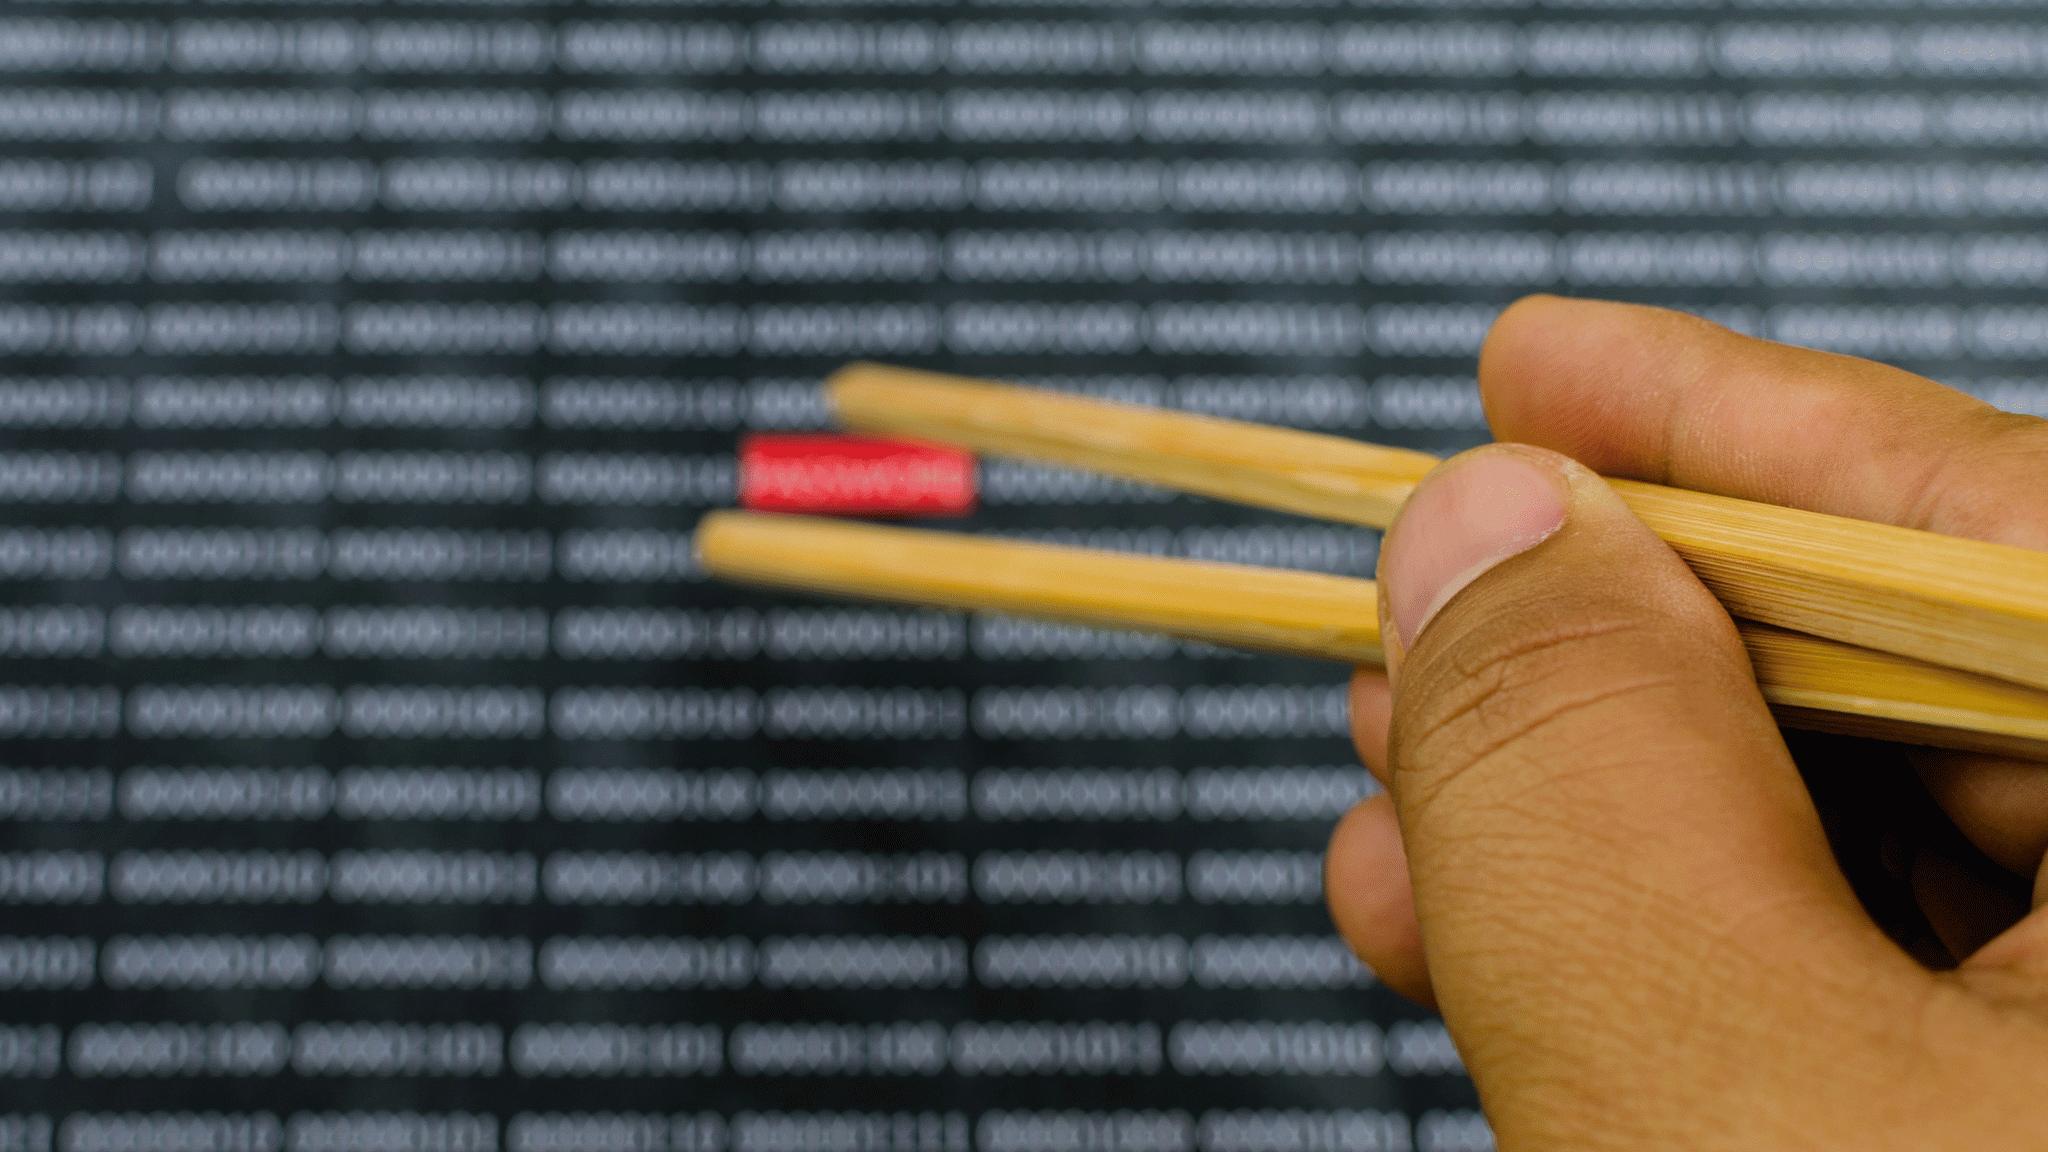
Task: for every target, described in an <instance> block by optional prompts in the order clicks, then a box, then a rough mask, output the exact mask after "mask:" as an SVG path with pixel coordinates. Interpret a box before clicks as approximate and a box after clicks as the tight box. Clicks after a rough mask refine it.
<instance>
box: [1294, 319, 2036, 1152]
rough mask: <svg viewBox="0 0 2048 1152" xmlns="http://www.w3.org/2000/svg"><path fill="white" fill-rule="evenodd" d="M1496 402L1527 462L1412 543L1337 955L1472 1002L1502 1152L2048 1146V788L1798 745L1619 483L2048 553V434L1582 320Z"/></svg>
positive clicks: (1928, 389) (1785, 362) (1495, 471)
mask: <svg viewBox="0 0 2048 1152" xmlns="http://www.w3.org/2000/svg"><path fill="white" fill-rule="evenodd" d="M1479 382H1480V390H1481V394H1482V396H1483V398H1484V401H1485V407H1486V413H1487V418H1488V420H1489V422H1490V423H1491V424H1492V426H1493V429H1494V432H1495V434H1496V435H1497V436H1498V437H1499V438H1500V439H1501V440H1503V441H1511V442H1515V443H1513V444H1508V445H1504V446H1500V445H1497V446H1488V447H1486V448H1481V449H1477V450H1475V451H1473V452H1470V453H1466V454H1464V455H1461V456H1458V457H1455V458H1454V459H1453V460H1452V461H1450V462H1449V463H1447V464H1445V465H1443V466H1442V467H1440V468H1438V469H1437V470H1436V471H1435V472H1433V473H1431V475H1430V477H1429V478H1428V479H1426V480H1425V481H1424V482H1423V483H1422V485H1421V486H1420V487H1419V488H1418V489H1417V490H1416V493H1415V495H1414V496H1413V497H1412V498H1411V499H1410V500H1409V502H1408V504H1407V506H1406V507H1405V508H1404V509H1403V510H1402V512H1401V514H1400V516H1399V517H1398V518H1397V519H1396V521H1395V523H1394V525H1393V527H1392V528H1391V529H1390V530H1389V532H1388V535H1387V538H1386V541H1385V543H1384V545H1383V548H1382V552H1381V558H1380V580H1381V593H1382V594H1381V597H1380V604H1381V626H1382V629H1383V634H1384V636H1385V639H1386V646H1387V656H1388V661H1387V672H1386V673H1385V674H1380V673H1378V672H1374V671H1361V672H1360V673H1359V674H1358V676H1357V677H1356V679H1355V680H1354V681H1353V685H1352V694H1351V700H1352V729H1353V736H1354V738H1355V739H1356V742H1357V744H1358V749H1359V753H1360V755H1361V756H1362V757H1363V759H1364V760H1365V762H1366V764H1367V766H1368V767H1369V768H1370V769H1371V771H1372V772H1373V774H1374V776H1375V777H1377V778H1378V779H1379V780H1380V782H1381V783H1382V784H1384V785H1386V786H1387V792H1385V793H1383V794H1381V795H1377V796H1375V797H1373V798H1371V799H1369V800H1367V801H1365V802H1364V803H1362V804H1360V805H1359V806H1358V807H1356V808H1354V809H1353V810H1352V811H1351V812H1350V813H1349V814H1347V815H1346V816H1345V818H1344V819H1343V821H1342V822H1341V823H1340V824H1339V825H1338V828H1337V830H1336V833H1335V834H1334V836H1333V837H1332V839H1331V842H1330V850H1329V858H1328V865H1327V868H1326V888H1327V892H1328V899H1329V903H1330V910H1331V914H1332V916H1333V918H1334V919H1335V921H1336V923H1337V926H1338V929H1339V931H1341V932H1342V933H1343V934H1344V936H1345V938H1346V939H1347V940H1348V941H1349V942H1350V944H1351V946H1352V948H1353V949H1354V950H1355V951H1357V952H1358V954H1359V955H1360V956H1361V957H1362V958H1363V959H1364V960H1365V961H1366V962H1367V963H1368V964H1370V965H1371V966H1372V967H1373V968H1374V970H1375V971H1377V972H1378V973H1379V975H1380V977H1381V979H1382V980H1383V981H1384V982H1385V983H1387V984H1388V985H1389V986H1390V987H1392V988H1393V989H1394V990H1396V991H1398V992H1401V993H1403V994H1404V995H1407V996H1409V997H1411V998H1413V999H1416V1000H1418V1001H1420V1002H1422V1003H1425V1004H1432V1005H1435V1006H1438V1007H1440V1009H1441V1010H1442V1012H1443V1014H1444V1019H1445V1022H1446V1024H1447V1026H1448V1027H1449V1029H1450V1031H1451V1034H1452V1036H1453V1038H1454V1039H1455V1040H1456V1041H1457V1043H1458V1046H1459V1049H1460V1052H1461V1053H1462V1054H1463V1056H1464V1058H1465V1061H1466V1064H1467V1067H1468V1068H1469V1070H1470V1071H1471V1074H1472V1077H1473V1080H1474V1082H1475V1083H1476V1084H1477V1086H1478V1089H1479V1092H1480V1096H1481V1100H1482V1102H1483V1103H1484V1105H1485V1107H1486V1110H1487V1114H1488V1117H1489V1119H1490V1120H1491V1122H1492V1124H1493V1126H1494V1129H1495V1133H1496V1136H1497V1139H1498V1141H1499V1144H1500V1146H1501V1147H1502V1148H1504V1149H1525V1148H1534V1149H1552V1148H1567V1147H1569V1148H1573V1149H1599V1148H1630V1149H1643V1148H1679V1147H1682V1148H1688V1149H1714V1148H1736V1147H1740V1148H1745V1149H1778V1148H1805V1147H1829V1148H1850V1147H1853V1148H1858V1149H1876V1148H1893V1147H1896V1148H1913V1149H1930V1148H1946V1147H1957V1148H1975V1149H1984V1148H1999V1149H2014V1148H2034V1147H2044V1148H2048V1120H2043V1119H2042V1118H2041V1116H2040V1115H2039V1114H2038V1110H2037V1109H2038V1103H2039V1101H2040V1100H2041V1099H2042V1098H2043V1096H2044V1094H2048V911H2043V910H2041V906H2042V905H2043V904H2044V903H2048V870H2044V868H2043V858H2044V855H2048V764H2029V763H2022V762H2018V761H2010V760H2000V759H1997V758H1993V757H1987V756H1977V755H1968V754H1962V753H1947V752H1941V753H1937V752H1932V751H1928V750H1902V749H1897V748H1890V747H1887V746H1884V745H1876V744H1870V743H1867V742H1858V741H1846V740H1837V739H1827V738H1820V739H1814V738H1801V739H1800V740H1799V751H1800V758H1799V759H1798V760H1797V761H1795V759H1794V757H1793V755H1792V753H1791V751H1789V750H1788V748H1787V745H1786V740H1785V738H1784V737H1783V736H1781V735H1780V733H1779V731H1778V729H1777V727H1776V725H1775V724H1774V723H1773V722H1772V720H1771V717H1770V714H1769V712H1768V711H1767V710H1766V709H1765V706H1764V703H1763V700H1762V698H1761V697H1760V696H1759V694H1758V692H1757V688H1756V683H1755V681H1754V679H1753V677H1752V675H1751V672H1750V667H1749V663H1748V659H1747V657H1746V656H1745V654H1744V651H1743V648H1742V646H1741V644H1740V643H1739V641H1738V640H1737V638H1736V633H1735V630H1734V628H1733V626H1732V624H1731V622H1730V621H1729V619H1728V616H1727V614H1726V613H1725V612H1724V611H1723V610H1722V609H1721V607H1720V605H1719V604H1718V603H1717V602H1716V601H1715V600H1714V598H1713V596H1712V595H1711V594H1710V593H1709V592H1708V591H1707V590H1706V588H1705V587H1703V586H1702V585H1701V584H1700V583H1699V581H1698V580H1697V579H1696V578H1694V576H1693V575H1692V573H1691V571H1690V570H1688V569H1687V568H1686V566H1685V565H1684V563H1683V562H1681V561H1680V560H1679V559H1678V557H1677V556H1676V555H1675V554H1673V553H1672V552H1671V550H1670V549H1669V548H1668V547H1666V546H1665V545H1664V544H1663V543H1662V542H1661V541H1660V540H1658V539H1657V538H1656V537H1655V536H1654V535H1652V534H1651V533H1650V531H1649V530H1648V529H1646V528H1645V527H1643V525H1642V524H1641V523H1640V522H1639V521H1637V520H1636V519H1635V518H1634V517H1633V516H1632V515H1631V514H1630V513H1629V512H1628V510H1627V509H1626V508H1625V507H1624V506H1623V504H1622V503H1621V502H1620V500H1619V499H1618V498H1617V497H1616V496H1615V495H1614V494H1613V492H1612V491H1611V490H1609V489H1608V487H1607V486H1606V485H1605V484H1604V483H1602V482H1601V481H1600V479H1599V478H1598V476H1597V475H1596V473H1604V474H1607V475H1612V476H1628V477H1635V478H1639V479H1643V480H1650V481H1655V482H1658V483H1664V484H1670V485H1674V486H1677V487H1682V488H1692V489H1699V490H1702V491H1709V492H1718V493H1723V494H1726V495H1731V496H1739V497H1744V498H1747V499H1751V500H1759V501H1764V502H1767V503H1773V504H1783V505H1789V506H1793V507H1799V508H1806V509H1811V510H1814V511H1819V512H1830V513H1835V514H1839V515H1845V516H1854V517H1858V518H1861V519H1866V520H1877V521H1883V522H1887V523H1893V524H1901V525H1906V526H1909V527H1914V528H1924V529H1929V530H1932V531H1935V532H1941V533H1946V534H1950V535H1956V536H1971V537H1977V538H1979V539H1985V540H1993V541H1998V542H2002V543H2007V544H2015V545H2020V546H2023V547H2033V548H2048V422H2044V421H2041V420H2037V419H2032V418H2027V417H2020V416H2013V415H2009V414H2005V413H2000V412H1998V411H1996V410H1995V409H1992V408H1990V407H1988V406H1986V405H1984V404H1981V403H1979V402H1977V401H1975V400H1973V399H1971V398H1969V397H1966V396H1964V395H1962V394H1961V393H1958V392H1954V391H1952V390H1949V389H1947V388H1943V387H1941V386H1940V385H1937V384H1934V383H1932V382H1931V381H1928V380H1925V379H1922V378H1920V377H1917V376H1913V375H1912V374H1910V373H1907V372H1903V371H1900V370H1898V369H1894V368H1890V367H1886V366H1884V365H1880V364H1874V363H1870V362H1868V361H1863V360H1857V359H1853V358H1850V357H1844V356H1836V355H1831V354H1827V353H1821V352H1814V351H1810V350H1806V349H1799V348H1791V347H1786V346H1782V345H1777V344H1771V343H1768V342H1765V341H1760V340H1753V339H1750V338H1747V337H1743V336H1740V335H1737V334H1735V333H1732V332H1729V331H1727V330H1725V329H1721V328H1719V327H1716V326H1714V325H1711V324H1708V323H1706V322H1704V321H1700V320H1697V319H1694V318H1692V317H1688V316H1684V315H1681V314H1679V313H1673V312H1666V311H1663V310H1659V309H1652V308H1640V307H1633V306H1627V305H1618V304H1604V303H1596V302H1589V301H1573V300H1561V299H1557V298H1549V297H1534V298H1531V299H1528V300H1524V301H1522V302H1520V303H1517V304H1516V305H1515V306H1513V307H1512V308H1510V309H1508V310H1507V311H1506V312H1504V313H1503V314H1502V315H1501V317H1500V319H1499V320H1498V321H1497V322H1496V323H1495V325H1494V328H1493V331H1492V332H1491V333H1490V334H1489V335H1488V337H1487V341H1486V346H1485V348H1484V350H1483V351H1482V353H1481V356H1480V365H1479ZM1523 445H1535V446H1537V447H1526V446H1523ZM1559 453H1562V454H1563V455H1559ZM1566 457H1570V458H1571V459H1567V458H1566ZM1574 459H1575V460H1577V461H1580V462H1582V463H1583V465H1584V466H1583V467H1582V466H1580V464H1575V463H1572V460H1574ZM1802 768H1804V769H1805V770H1806V772H1807V777H1806V778H1805V779H1802V775H1801V769H1802ZM1817 800H1818V801H1820V803H1819V804H1816V801H1817ZM1943 813H1945V814H1946V815H1945V817H1944V816H1943ZM1831 841H1832V843H1831ZM1852 880H1853V881H1854V883H1852ZM2030 888H2031V901H2030V900H2029V889H2030ZM2030 906H2031V907H2032V908H2033V909H2034V911H2033V912H2032V914H2031V915H2029V914H2028V913H2029V908H2030Z"/></svg>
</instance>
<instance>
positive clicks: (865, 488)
mask: <svg viewBox="0 0 2048 1152" xmlns="http://www.w3.org/2000/svg"><path fill="white" fill-rule="evenodd" d="M974 498H975V487H974V457H973V456H972V455H971V454H969V453H966V452H962V451H961V450H959V449H957V448H946V447H942V446H940V445H937V444H924V443H919V442H917V441H914V440H880V439H875V438H873V437H868V436H833V435H799V436H785V435H776V436H748V437H746V438H745V439H743V440H742V441H740V506H741V507H743V508H751V509H753V510H755V511H757V512H821V513H838V514H841V515H865V516H959V515H963V514H965V513H967V512H971V511H973V510H974Z"/></svg>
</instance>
